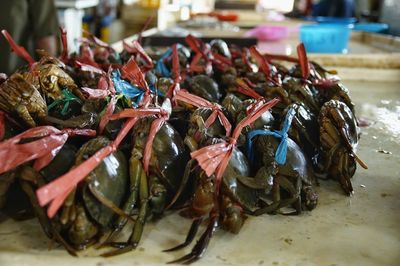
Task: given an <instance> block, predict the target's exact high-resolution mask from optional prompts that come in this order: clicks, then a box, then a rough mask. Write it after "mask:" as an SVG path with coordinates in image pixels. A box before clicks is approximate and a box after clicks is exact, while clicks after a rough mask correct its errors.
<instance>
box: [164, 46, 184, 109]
mask: <svg viewBox="0 0 400 266" xmlns="http://www.w3.org/2000/svg"><path fill="white" fill-rule="evenodd" d="M172 75H173V78H174V83H173V84H172V85H171V86H170V87H169V88H168V91H167V97H168V98H170V99H171V100H172V104H173V106H175V105H176V101H175V95H176V93H177V92H178V91H179V90H180V82H181V80H182V77H181V66H180V64H179V56H178V46H177V44H174V45H173V46H172Z"/></svg>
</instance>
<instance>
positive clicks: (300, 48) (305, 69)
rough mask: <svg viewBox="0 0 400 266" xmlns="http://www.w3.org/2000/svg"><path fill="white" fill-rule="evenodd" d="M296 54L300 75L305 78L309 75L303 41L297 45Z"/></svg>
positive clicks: (308, 65)
mask: <svg viewBox="0 0 400 266" xmlns="http://www.w3.org/2000/svg"><path fill="white" fill-rule="evenodd" d="M297 56H298V57H299V64H300V68H301V76H302V78H303V79H305V80H307V79H308V77H309V76H310V64H309V62H308V58H307V53H306V48H305V47H304V44H303V43H300V44H299V45H297Z"/></svg>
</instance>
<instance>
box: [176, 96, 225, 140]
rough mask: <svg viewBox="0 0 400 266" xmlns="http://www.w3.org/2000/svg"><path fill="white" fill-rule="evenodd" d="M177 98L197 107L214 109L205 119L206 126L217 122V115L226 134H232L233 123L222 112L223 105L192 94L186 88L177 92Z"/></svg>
mask: <svg viewBox="0 0 400 266" xmlns="http://www.w3.org/2000/svg"><path fill="white" fill-rule="evenodd" d="M176 100H177V101H182V102H184V103H187V104H190V105H193V106H196V107H197V108H210V109H212V111H213V112H212V113H211V115H210V116H209V117H208V118H207V120H206V121H205V127H206V128H209V127H210V126H211V125H212V124H213V123H214V122H215V119H217V117H218V119H219V122H220V123H221V125H223V126H224V128H225V132H226V136H227V137H228V136H230V134H231V131H232V125H231V123H230V122H229V120H228V118H226V116H225V114H224V112H222V109H221V106H219V105H216V104H213V103H211V102H209V101H207V100H206V99H204V98H202V97H199V96H197V95H194V94H191V93H189V92H188V91H186V90H180V91H178V92H177V94H176Z"/></svg>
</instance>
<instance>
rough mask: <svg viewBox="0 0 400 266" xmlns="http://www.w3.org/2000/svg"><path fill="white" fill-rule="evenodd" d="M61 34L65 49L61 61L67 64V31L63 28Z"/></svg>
mask: <svg viewBox="0 0 400 266" xmlns="http://www.w3.org/2000/svg"><path fill="white" fill-rule="evenodd" d="M60 33H61V44H62V47H63V50H62V54H61V56H60V59H61V61H63V62H64V63H66V62H67V61H68V42H67V31H66V30H65V29H64V28H63V27H60Z"/></svg>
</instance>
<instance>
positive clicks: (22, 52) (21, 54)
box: [1, 30, 36, 67]
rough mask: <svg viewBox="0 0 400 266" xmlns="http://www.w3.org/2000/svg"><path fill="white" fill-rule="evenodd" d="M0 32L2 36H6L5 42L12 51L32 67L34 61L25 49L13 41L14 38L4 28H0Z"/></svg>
mask: <svg viewBox="0 0 400 266" xmlns="http://www.w3.org/2000/svg"><path fill="white" fill-rule="evenodd" d="M1 33H2V34H3V36H4V38H6V40H7V42H8V43H9V44H10V46H11V49H12V51H13V52H14V53H16V54H17V55H18V56H19V57H21V58H22V59H24V60H25V61H27V62H28V63H29V66H30V67H32V66H33V65H34V64H35V63H36V61H35V60H34V59H33V58H32V57H31V56H30V54H29V53H28V52H27V51H26V50H25V48H24V47H22V46H19V45H18V44H16V43H15V41H14V39H13V38H12V37H11V35H10V34H9V33H8V31H6V30H2V31H1Z"/></svg>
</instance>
